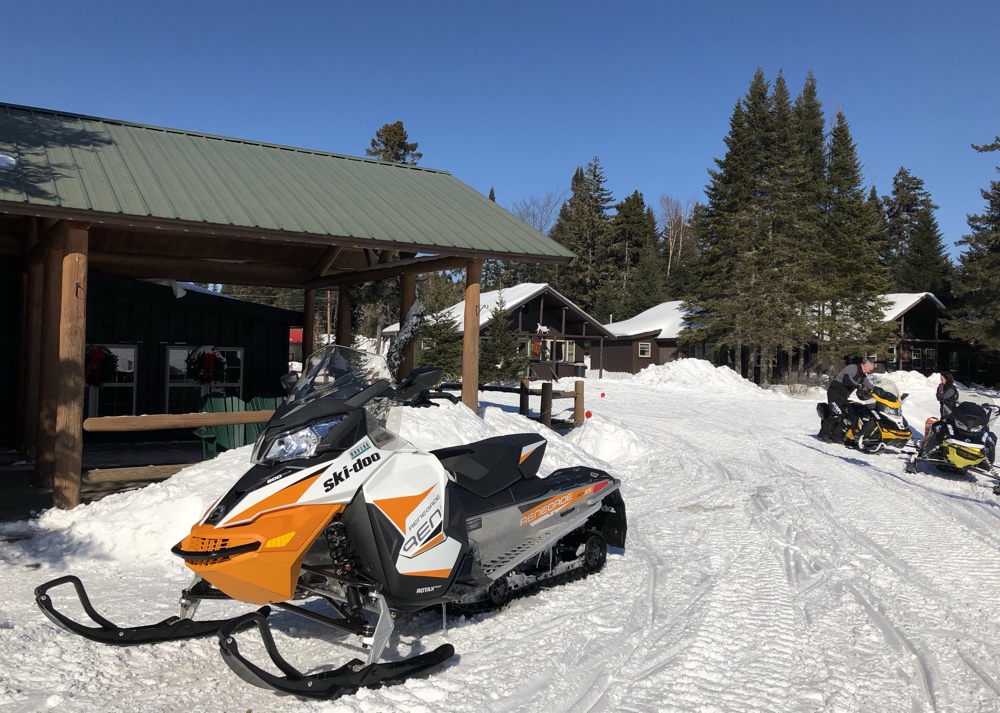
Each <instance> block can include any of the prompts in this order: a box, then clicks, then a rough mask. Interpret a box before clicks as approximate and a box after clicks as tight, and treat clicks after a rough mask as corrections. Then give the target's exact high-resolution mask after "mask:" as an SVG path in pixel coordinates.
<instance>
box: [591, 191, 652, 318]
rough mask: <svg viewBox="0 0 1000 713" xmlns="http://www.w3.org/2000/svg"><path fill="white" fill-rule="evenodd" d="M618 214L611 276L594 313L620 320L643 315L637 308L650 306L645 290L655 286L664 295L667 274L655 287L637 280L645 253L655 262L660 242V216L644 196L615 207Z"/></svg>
mask: <svg viewBox="0 0 1000 713" xmlns="http://www.w3.org/2000/svg"><path fill="white" fill-rule="evenodd" d="M615 211H616V212H615V215H614V217H613V218H612V220H611V231H610V233H609V245H608V260H609V268H610V276H609V279H608V281H607V282H606V284H605V288H604V290H602V292H601V294H600V296H599V297H598V299H597V300H596V306H595V312H594V314H595V315H602V317H603V315H607V314H614V315H615V317H616V319H618V320H619V321H620V320H622V319H628V318H629V317H632V316H634V315H635V314H638V312H641V311H642V310H641V309H638V310H637V309H636V305H637V304H643V305H645V304H648V300H647V299H644V297H643V295H642V292H643V291H644V290H648V289H649V288H650V287H651V288H652V289H654V290H655V292H656V293H657V294H659V295H662V294H663V275H662V273H661V274H660V275H659V276H657V277H656V283H657V284H656V285H655V286H647V285H644V284H642V282H638V281H636V279H635V271H636V269H637V267H638V265H639V258H640V255H642V254H643V252H644V251H645V252H646V256H647V257H648V258H650V259H654V258H653V253H655V252H656V248H657V246H658V244H659V240H660V236H659V232H658V231H657V229H656V217H655V216H654V215H653V211H652V209H650V208H648V207H647V206H646V202H645V200H644V199H643V196H642V194H641V193H639V191H635V192H634V193H632V195H630V196H629V197H628V198H626V199H625V200H624V201H622V202H621V203H619V204H618V205H617V206H615ZM647 246H652V250H646V247H647ZM654 262H655V260H654ZM660 268H661V269H662V265H661V266H660ZM646 273H647V274H646V275H645V278H644V279H646V280H650V279H652V278H651V276H650V275H649V274H648V273H649V271H648V270H647V271H646ZM654 304H656V303H654ZM649 306H652V305H649ZM643 309H645V307H643ZM633 310H634V311H633Z"/></svg>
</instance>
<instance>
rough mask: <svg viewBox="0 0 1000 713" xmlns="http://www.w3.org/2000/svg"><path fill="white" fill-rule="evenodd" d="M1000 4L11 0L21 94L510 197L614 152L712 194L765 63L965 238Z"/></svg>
mask: <svg viewBox="0 0 1000 713" xmlns="http://www.w3.org/2000/svg"><path fill="white" fill-rule="evenodd" d="M997 28H1000V2H997V0H974V1H972V2H960V3H943V2H929V1H927V0H908V1H905V2H903V1H899V2H870V1H869V2H858V1H856V0H847V1H842V2H837V3H811V2H808V1H807V0H799V1H798V2H752V1H746V0H744V1H742V2H735V1H734V2H699V3H677V2H619V3H611V2H588V1H576V2H569V1H553V2H544V1H542V2H539V1H538V0H536V1H535V2H520V1H518V0H511V1H508V2H505V3H472V2H425V3H414V2H407V3H402V2H381V3H346V2H335V1H332V0H327V1H325V2H298V3H296V2H285V3H275V2H272V3H264V2H204V1H203V2H200V3H194V2H188V1H187V0H179V1H177V2H170V3H164V2H134V1H132V2H101V1H100V0H93V1H92V2H86V3H82V2H47V1H46V0H35V2H32V3H27V2H18V3H9V4H8V6H7V7H5V10H4V32H3V35H2V39H0V42H2V45H0V47H2V52H3V57H4V60H5V61H4V62H3V66H4V69H5V71H4V73H3V74H4V78H3V84H2V86H3V92H2V95H0V96H2V97H3V101H7V102H11V103H15V104H25V105H29V106H38V107H43V108H48V109H58V110H63V111H69V112H77V113H83V114H91V115H96V116H102V117H107V118H114V119H122V120H128V121H135V122H140V123H146V124H154V125H159V126H168V127H175V128H182V129H188V130H193V131H201V132H206V133H213V134H221V135H226V136H235V137H240V138H247V139H253V140H259V141H268V142H273V143H280V144H287V145H292V146H301V147H307V148H313V149H319V150H325V151H332V152H336V153H343V154H350V155H363V154H364V150H365V148H367V147H368V145H369V142H370V140H371V138H372V136H374V133H375V131H376V130H377V129H378V128H379V127H380V126H382V125H383V124H385V123H388V122H393V121H396V120H402V121H403V122H404V124H405V126H406V129H407V131H408V132H409V135H410V140H411V141H417V142H418V143H419V144H420V148H419V150H420V151H422V152H423V154H424V156H423V160H422V161H421V162H420V163H421V165H422V166H427V167H430V168H440V169H444V170H447V171H450V172H451V173H452V174H454V175H455V176H456V177H457V178H459V179H460V180H462V181H464V182H465V183H467V184H469V185H471V186H472V187H474V188H476V189H477V190H479V191H481V192H483V193H488V192H489V190H490V187H493V188H494V190H495V191H496V194H497V200H498V202H500V203H501V204H504V205H507V206H510V205H511V204H512V203H514V202H515V201H517V200H519V199H524V198H528V197H530V196H541V195H544V194H545V193H546V192H549V191H556V192H558V191H566V190H568V187H569V182H570V178H571V176H572V174H573V171H574V170H575V168H576V167H577V166H582V165H585V164H586V163H587V162H588V161H590V160H591V159H593V157H595V156H598V157H600V160H601V164H602V165H603V167H604V171H605V175H606V177H607V179H608V187H609V188H610V189H611V190H612V192H613V193H614V197H615V199H616V200H621V199H624V198H625V197H626V196H627V195H629V194H630V193H632V192H633V191H635V190H638V191H640V192H642V193H643V195H644V196H645V198H646V201H647V203H649V204H651V205H653V206H654V207H655V206H657V205H658V201H659V197H660V196H661V195H663V194H669V195H671V196H674V197H676V198H678V199H680V200H681V201H685V202H686V201H689V200H697V199H700V198H701V197H702V196H703V189H704V186H705V184H706V182H707V179H708V175H707V169H709V168H711V167H713V166H714V163H713V159H715V158H719V157H721V156H722V155H723V152H724V149H725V147H724V144H723V139H724V137H725V135H726V132H727V131H728V128H729V118H730V116H731V114H732V110H733V107H734V105H735V104H736V101H737V100H738V99H740V98H741V97H742V96H743V95H744V94H745V93H746V91H747V88H748V87H749V84H750V80H751V78H752V77H753V73H754V71H755V70H756V68H757V67H758V66H759V67H761V68H762V69H763V70H764V73H765V75H766V76H767V78H768V79H771V80H773V79H774V77H775V76H776V75H777V73H778V71H779V70H781V71H783V72H784V75H785V78H786V80H787V82H788V84H789V89H790V91H791V92H792V94H793V96H794V95H796V94H798V92H799V91H800V90H801V88H802V84H803V82H804V80H805V76H806V72H807V71H808V70H810V69H811V70H812V71H813V72H814V74H815V75H816V79H817V84H818V91H819V97H820V100H821V101H822V102H823V104H824V110H825V113H826V117H827V120H828V124H829V122H830V121H831V120H832V118H833V116H834V114H835V113H836V111H837V109H843V111H844V113H845V115H846V117H847V120H848V122H849V123H850V126H851V131H852V133H853V136H854V139H855V142H856V143H857V145H858V155H859V158H860V159H861V161H862V163H863V164H864V166H865V179H866V182H867V183H868V184H874V185H875V186H876V188H877V189H878V190H879V193H880V194H885V193H886V192H888V191H889V189H890V187H891V182H892V177H893V175H894V174H895V173H896V171H898V170H899V168H900V167H901V166H905V167H907V168H908V169H910V171H911V172H912V173H913V174H914V175H916V176H918V177H919V178H922V179H923V180H924V181H925V183H926V187H927V188H928V190H930V192H931V196H932V198H933V200H934V201H935V203H937V204H938V205H939V206H940V210H939V211H938V213H937V217H938V222H939V224H940V226H941V229H942V231H943V233H944V239H945V242H946V243H948V244H949V245H950V244H951V243H953V242H954V241H955V240H957V239H958V238H960V237H961V236H962V235H964V234H965V233H966V232H967V225H966V222H965V218H966V215H967V214H968V213H976V212H980V211H982V210H983V207H984V205H985V204H984V201H983V199H982V197H981V195H980V189H983V188H986V187H987V186H988V185H989V182H990V181H991V180H995V179H996V178H997V174H996V171H995V167H996V166H997V164H998V163H1000V155H998V154H977V153H976V152H975V151H973V150H972V148H971V147H970V144H972V143H977V144H982V143H989V142H991V141H992V140H993V139H994V137H995V136H997V135H1000V43H998V37H997Z"/></svg>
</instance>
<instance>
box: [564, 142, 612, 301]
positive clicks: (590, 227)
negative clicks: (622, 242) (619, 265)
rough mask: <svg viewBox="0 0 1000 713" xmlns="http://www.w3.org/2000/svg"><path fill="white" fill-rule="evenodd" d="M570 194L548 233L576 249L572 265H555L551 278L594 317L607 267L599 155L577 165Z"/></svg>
mask: <svg viewBox="0 0 1000 713" xmlns="http://www.w3.org/2000/svg"><path fill="white" fill-rule="evenodd" d="M570 191H571V195H570V197H569V199H568V200H567V201H566V202H564V203H563V205H562V208H561V209H560V211H559V217H558V218H557V219H556V223H555V225H554V226H553V227H552V232H551V234H550V237H552V238H553V239H554V240H556V241H558V242H559V243H561V244H562V245H564V246H565V247H567V248H569V249H570V250H572V251H573V252H574V253H576V256H577V259H576V261H575V262H574V263H573V265H570V266H567V267H562V268H559V269H558V270H557V271H556V272H555V275H554V279H553V280H552V281H553V282H554V283H555V286H556V288H557V289H558V290H559V291H560V292H562V293H563V294H564V295H566V296H567V297H569V298H570V299H571V300H573V301H574V302H575V303H576V304H577V305H578V306H579V307H580V308H581V309H583V310H584V311H585V312H587V313H589V314H593V315H594V316H595V317H597V318H598V319H603V318H604V317H606V315H598V314H596V313H595V312H594V308H595V307H596V306H597V302H598V299H599V297H600V294H601V292H602V290H603V289H604V286H605V283H606V282H607V281H608V279H609V277H610V274H611V270H610V265H609V245H608V243H609V233H610V228H611V219H610V217H609V216H608V212H607V211H608V208H609V207H610V206H611V204H612V197H611V191H609V190H608V189H607V188H606V187H605V178H604V170H603V169H602V168H601V164H600V159H598V158H596V157H595V158H594V160H593V161H591V162H590V163H589V164H587V167H586V169H584V168H577V169H576V172H575V173H574V175H573V180H572V181H571V183H570Z"/></svg>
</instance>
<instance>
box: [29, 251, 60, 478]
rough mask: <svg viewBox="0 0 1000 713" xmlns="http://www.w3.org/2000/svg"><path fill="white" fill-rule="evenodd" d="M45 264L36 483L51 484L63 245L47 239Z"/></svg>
mask: <svg viewBox="0 0 1000 713" xmlns="http://www.w3.org/2000/svg"><path fill="white" fill-rule="evenodd" d="M42 254H43V268H42V327H41V334H40V339H39V341H40V351H39V352H38V353H39V355H40V357H39V360H38V366H39V374H38V380H39V381H38V384H39V386H38V413H37V416H38V422H37V427H36V429H35V431H36V434H37V442H36V452H35V473H34V477H33V484H34V485H35V486H36V487H43V488H51V487H52V485H53V482H54V481H55V456H56V403H57V402H58V400H59V376H58V373H59V315H60V309H61V303H62V300H61V291H62V260H63V245H62V243H61V242H55V241H47V242H46V245H45V250H44V251H43V253H42Z"/></svg>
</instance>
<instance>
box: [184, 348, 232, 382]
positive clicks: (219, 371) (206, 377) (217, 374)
mask: <svg viewBox="0 0 1000 713" xmlns="http://www.w3.org/2000/svg"><path fill="white" fill-rule="evenodd" d="M185 363H186V364H187V375H188V378H189V379H191V380H193V381H197V382H198V383H199V384H212V383H215V382H218V381H225V378H226V358H225V357H224V356H222V355H221V354H219V352H217V351H215V349H202V350H196V351H193V352H191V353H190V354H188V357H187V360H186V361H185Z"/></svg>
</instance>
